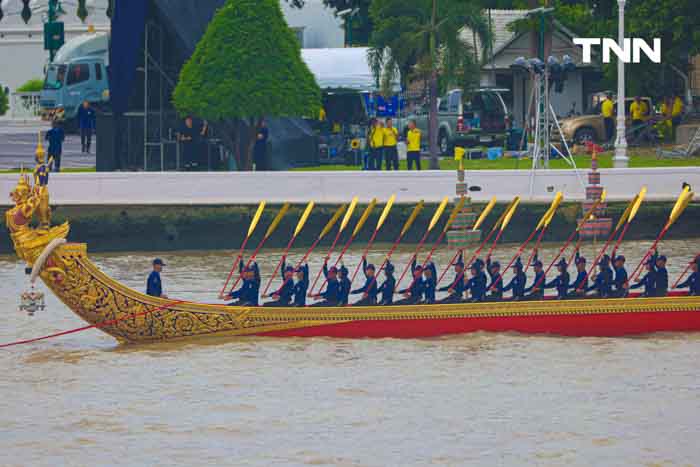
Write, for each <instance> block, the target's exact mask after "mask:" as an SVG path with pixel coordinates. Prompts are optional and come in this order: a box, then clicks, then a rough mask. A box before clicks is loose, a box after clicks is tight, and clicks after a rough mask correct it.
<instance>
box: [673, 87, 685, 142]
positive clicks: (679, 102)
mask: <svg viewBox="0 0 700 467" xmlns="http://www.w3.org/2000/svg"><path fill="white" fill-rule="evenodd" d="M683 111H684V107H683V99H681V97H680V96H676V97H675V98H674V99H673V108H672V109H671V122H672V124H673V136H674V137H675V136H676V128H678V125H680V124H681V120H683Z"/></svg>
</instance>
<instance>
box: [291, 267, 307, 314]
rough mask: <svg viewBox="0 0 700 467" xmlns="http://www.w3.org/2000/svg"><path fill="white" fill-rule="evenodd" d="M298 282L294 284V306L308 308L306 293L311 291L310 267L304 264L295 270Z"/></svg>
mask: <svg viewBox="0 0 700 467" xmlns="http://www.w3.org/2000/svg"><path fill="white" fill-rule="evenodd" d="M294 273H295V275H296V278H297V281H296V282H295V283H294V289H293V290H292V293H293V295H294V306H299V307H302V306H306V292H307V290H309V265H308V264H303V265H301V266H299V267H298V268H296V269H295V270H294Z"/></svg>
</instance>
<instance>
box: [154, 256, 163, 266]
mask: <svg viewBox="0 0 700 467" xmlns="http://www.w3.org/2000/svg"><path fill="white" fill-rule="evenodd" d="M153 265H154V266H165V263H164V262H163V260H162V259H160V258H156V259H154V260H153Z"/></svg>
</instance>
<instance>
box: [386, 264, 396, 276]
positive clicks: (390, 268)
mask: <svg viewBox="0 0 700 467" xmlns="http://www.w3.org/2000/svg"><path fill="white" fill-rule="evenodd" d="M384 270H385V271H386V272H388V273H389V274H393V273H394V265H393V264H391V263H387V265H386V267H385V268H384Z"/></svg>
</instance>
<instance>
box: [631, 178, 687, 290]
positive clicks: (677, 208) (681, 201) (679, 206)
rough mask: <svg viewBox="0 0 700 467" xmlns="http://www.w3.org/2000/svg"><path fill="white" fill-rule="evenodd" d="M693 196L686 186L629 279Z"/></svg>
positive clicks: (637, 270) (634, 274) (633, 276)
mask: <svg viewBox="0 0 700 467" xmlns="http://www.w3.org/2000/svg"><path fill="white" fill-rule="evenodd" d="M693 196H695V193H693V192H692V191H690V189H689V188H688V187H687V186H686V187H685V188H684V189H683V191H682V192H681V194H680V196H679V197H678V200H677V201H676V204H675V205H674V206H673V210H672V211H671V214H670V215H669V216H668V221H666V225H665V226H664V228H663V229H662V230H661V233H660V234H659V236H658V237H656V240H654V243H653V244H652V245H651V247H650V248H649V250H648V251H647V253H646V254H645V255H644V258H642V261H641V262H640V263H639V265H637V267H636V268H635V270H634V272H633V273H632V274H631V275H630V280H634V278H635V276H636V275H637V273H638V272H639V271H640V270H641V267H642V265H643V264H644V263H645V262H646V260H647V259H648V258H649V256H651V254H652V252H653V251H654V250H656V247H657V246H658V245H659V242H660V241H661V240H662V239H663V238H664V236H665V235H666V232H668V229H670V228H671V226H672V225H673V224H674V223H675V222H676V221H677V220H678V218H679V217H680V216H681V214H683V211H685V208H687V207H688V204H690V202H691V201H692V200H693Z"/></svg>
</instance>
